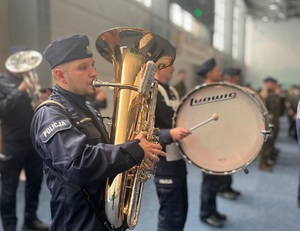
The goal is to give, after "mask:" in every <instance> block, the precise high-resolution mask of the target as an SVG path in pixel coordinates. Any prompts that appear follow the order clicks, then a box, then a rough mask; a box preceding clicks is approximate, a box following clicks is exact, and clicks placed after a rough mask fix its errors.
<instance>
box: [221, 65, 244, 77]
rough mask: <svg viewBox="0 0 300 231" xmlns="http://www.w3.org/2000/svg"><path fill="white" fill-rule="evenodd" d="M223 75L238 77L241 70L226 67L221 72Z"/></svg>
mask: <svg viewBox="0 0 300 231" xmlns="http://www.w3.org/2000/svg"><path fill="white" fill-rule="evenodd" d="M223 74H224V75H240V74H241V69H238V68H232V67H227V68H225V69H224V70H223Z"/></svg>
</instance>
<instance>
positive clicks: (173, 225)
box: [155, 174, 188, 231]
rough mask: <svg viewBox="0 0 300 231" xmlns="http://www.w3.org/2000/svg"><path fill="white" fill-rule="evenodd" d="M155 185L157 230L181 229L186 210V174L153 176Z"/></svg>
mask: <svg viewBox="0 0 300 231" xmlns="http://www.w3.org/2000/svg"><path fill="white" fill-rule="evenodd" d="M155 185H156V192H157V195H158V198H159V203H160V209H159V214H158V228H157V230H158V231H171V230H172V231H182V230H183V229H184V224H185V221H186V218H187V210H188V193H187V182H186V174H184V175H183V176H172V177H169V176H164V177H163V176H155Z"/></svg>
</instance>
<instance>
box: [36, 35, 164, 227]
mask: <svg viewBox="0 0 300 231" xmlns="http://www.w3.org/2000/svg"><path fill="white" fill-rule="evenodd" d="M44 57H45V58H46V60H47V61H48V62H49V64H50V66H51V68H52V75H53V77H54V80H55V82H56V84H55V86H54V89H53V92H52V94H51V95H50V97H49V99H50V100H53V101H55V103H52V104H49V103H48V104H47V106H44V107H40V108H39V109H38V110H37V111H36V113H35V115H34V117H33V121H32V125H31V136H32V141H33V143H34V147H35V149H36V150H37V151H38V153H39V155H40V156H41V157H42V159H43V161H44V163H45V168H44V171H45V175H46V180H47V186H48V188H49V190H50V193H51V203H50V206H51V216H52V222H51V225H50V230H60V231H63V230H72V231H79V230H80V231H81V230H89V231H100V230H101V231H106V230H108V229H107V227H106V226H105V225H104V222H106V220H105V216H104V215H103V213H104V199H105V198H104V195H105V184H106V179H107V177H113V176H115V175H117V174H118V173H121V172H124V171H126V170H128V169H129V168H131V167H133V166H135V165H138V164H140V163H141V161H142V160H144V161H145V162H146V164H148V165H149V166H150V167H153V165H154V163H155V162H157V161H158V160H159V158H158V157H157V155H163V156H165V153H164V152H163V151H161V149H162V148H161V146H160V145H159V144H154V143H151V142H148V141H147V140H146V138H145V136H144V135H143V134H138V135H137V136H136V137H135V139H134V140H131V141H128V142H126V143H123V144H118V145H113V144H109V143H110V141H109V137H108V133H107V132H106V130H105V127H104V124H103V122H102V119H101V115H100V114H99V112H98V111H97V110H95V109H94V108H93V107H91V106H89V105H88V104H86V96H89V95H94V94H95V91H96V89H95V88H94V86H93V85H92V83H93V81H94V80H95V78H96V76H97V72H96V69H95V67H94V64H95V61H94V58H93V54H92V52H91V51H90V48H89V39H88V37H87V36H85V35H73V36H70V37H67V38H64V39H61V40H58V41H55V42H53V43H51V44H49V45H48V46H47V48H46V49H45V51H44ZM45 102H47V101H45ZM48 102H49V101H48ZM88 199H89V200H88Z"/></svg>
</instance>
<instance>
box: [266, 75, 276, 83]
mask: <svg viewBox="0 0 300 231" xmlns="http://www.w3.org/2000/svg"><path fill="white" fill-rule="evenodd" d="M264 83H277V80H276V79H274V78H273V77H270V76H269V77H266V78H265V79H264Z"/></svg>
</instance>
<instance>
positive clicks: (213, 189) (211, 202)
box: [200, 173, 232, 218]
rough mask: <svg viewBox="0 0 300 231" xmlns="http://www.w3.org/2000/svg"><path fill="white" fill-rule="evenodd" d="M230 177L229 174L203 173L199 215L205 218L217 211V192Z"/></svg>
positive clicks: (227, 182)
mask: <svg viewBox="0 0 300 231" xmlns="http://www.w3.org/2000/svg"><path fill="white" fill-rule="evenodd" d="M231 180H232V178H231V176H230V175H210V174H206V173H203V182H202V185H201V198H200V201H201V205H200V217H201V218H207V217H209V216H211V215H213V214H214V213H216V211H217V193H218V192H219V191H220V190H221V189H222V188H224V187H226V186H227V185H228V184H229V183H230V182H231Z"/></svg>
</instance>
